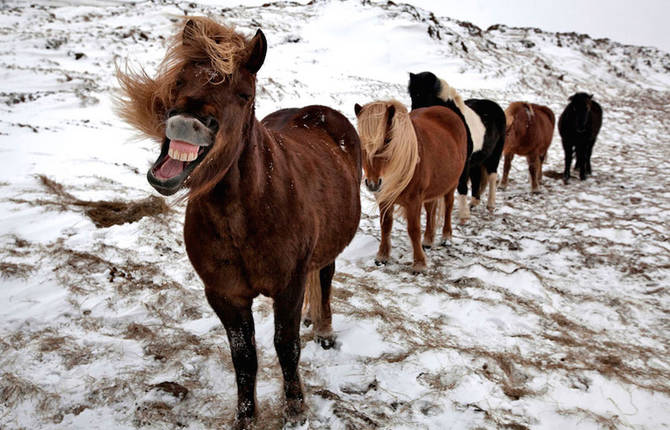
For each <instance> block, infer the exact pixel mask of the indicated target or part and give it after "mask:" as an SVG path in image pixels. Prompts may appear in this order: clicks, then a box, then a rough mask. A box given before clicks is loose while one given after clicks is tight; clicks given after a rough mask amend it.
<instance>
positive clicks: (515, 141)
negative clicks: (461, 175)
mask: <svg viewBox="0 0 670 430" xmlns="http://www.w3.org/2000/svg"><path fill="white" fill-rule="evenodd" d="M505 117H506V118H507V132H506V136H505V146H504V148H503V154H504V155H505V164H504V167H503V177H502V181H501V182H500V188H503V189H504V188H505V187H507V181H508V175H509V170H510V168H511V167H512V159H513V158H514V155H515V154H517V155H525V156H526V160H528V171H529V172H530V187H531V191H532V192H533V193H537V192H540V184H541V182H542V164H543V163H544V160H545V158H546V156H547V150H548V149H549V145H551V139H552V137H553V136H554V123H555V118H554V113H553V112H552V111H551V109H549V108H548V107H546V106H542V105H537V104H533V103H525V102H513V103H510V105H509V106H508V107H507V109H506V110H505Z"/></svg>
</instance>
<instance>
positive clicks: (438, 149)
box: [354, 100, 468, 272]
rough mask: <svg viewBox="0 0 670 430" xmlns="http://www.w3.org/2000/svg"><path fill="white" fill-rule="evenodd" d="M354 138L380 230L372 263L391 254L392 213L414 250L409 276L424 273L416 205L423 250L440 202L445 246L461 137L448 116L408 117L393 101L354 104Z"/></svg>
mask: <svg viewBox="0 0 670 430" xmlns="http://www.w3.org/2000/svg"><path fill="white" fill-rule="evenodd" d="M354 109H355V112H356V117H357V118H358V133H359V135H360V136H361V145H362V149H363V169H364V171H365V185H366V186H367V188H368V189H369V190H370V191H371V192H373V193H375V197H376V199H377V203H378V204H379V212H380V222H381V229H382V238H381V243H380V244H379V251H378V253H377V258H376V260H375V262H376V263H377V264H384V263H386V262H387V261H388V259H389V254H390V252H391V228H392V227H393V207H394V205H400V206H401V207H402V208H403V209H404V210H405V216H406V217H407V233H408V234H409V237H410V239H411V241H412V248H413V249H414V264H413V266H412V267H413V270H414V271H415V272H421V271H423V270H425V269H426V255H425V254H424V252H423V249H422V243H421V205H422V204H423V205H424V207H425V208H426V214H427V217H426V218H427V222H426V232H425V235H424V239H423V246H425V247H430V246H431V245H432V243H433V239H434V237H435V211H436V206H437V203H438V201H439V200H440V199H443V200H444V203H445V206H446V208H445V209H446V211H445V217H444V226H443V228H442V240H443V242H444V241H447V240H451V211H452V209H453V206H454V190H455V189H456V186H457V185H458V180H459V177H460V175H461V172H463V168H464V166H465V161H466V159H467V144H468V143H467V131H466V128H465V124H464V123H463V121H462V120H461V118H460V117H459V116H458V115H457V114H456V113H454V111H452V110H450V109H448V108H445V107H442V106H433V107H428V108H422V109H415V110H413V111H412V112H411V113H408V112H407V108H405V106H403V105H402V104H401V103H400V102H398V101H396V100H388V101H376V102H372V103H368V104H366V105H365V106H363V107H361V106H360V105H358V104H356V105H355V107H354Z"/></svg>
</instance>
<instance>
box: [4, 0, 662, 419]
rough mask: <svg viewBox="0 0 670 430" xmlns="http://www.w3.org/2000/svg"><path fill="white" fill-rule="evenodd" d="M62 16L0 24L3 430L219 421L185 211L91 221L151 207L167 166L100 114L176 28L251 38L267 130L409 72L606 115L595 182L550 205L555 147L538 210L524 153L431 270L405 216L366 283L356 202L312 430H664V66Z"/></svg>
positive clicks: (533, 33) (402, 28)
mask: <svg viewBox="0 0 670 430" xmlns="http://www.w3.org/2000/svg"><path fill="white" fill-rule="evenodd" d="M76 3H77V5H76V6H71V4H72V2H66V1H59V2H50V1H47V0H32V1H31V2H24V1H20V0H8V1H5V2H3V3H2V5H0V12H1V13H0V66H1V67H0V113H1V115H0V153H1V154H2V159H3V164H2V169H0V219H1V220H2V224H1V226H2V227H1V228H0V269H1V270H2V275H1V277H0V428H3V429H4V428H7V429H14V428H26V429H36V428H54V429H55V428H58V429H60V428H82V429H84V428H85V429H90V428H137V427H148V428H161V429H162V428H177V427H180V428H181V427H186V428H193V429H197V428H216V427H223V428H225V427H227V426H228V425H229V424H230V423H231V422H232V418H233V415H234V408H235V392H236V390H235V385H234V373H233V370H232V362H231V359H230V354H229V348H228V344H227V340H226V337H225V333H224V330H223V328H222V326H221V325H220V323H219V321H218V319H217V318H216V317H215V315H214V314H213V312H212V311H211V309H210V308H209V306H208V304H207V303H206V300H205V297H204V294H203V291H202V286H201V283H200V280H199V279H198V278H197V276H196V275H195V274H194V272H193V270H192V269H191V266H190V264H189V262H188V259H187V258H186V255H185V252H184V248H183V241H182V236H181V230H182V222H183V211H184V207H183V205H181V204H172V205H171V206H170V209H169V210H167V211H166V210H165V208H164V207H162V206H160V204H157V205H153V206H151V205H149V206H150V208H154V209H156V212H157V213H158V214H157V215H154V216H146V217H144V218H141V219H140V220H139V221H137V222H133V223H126V224H122V225H113V226H110V227H102V226H101V227H96V223H95V222H94V221H93V219H98V220H99V218H96V217H95V211H94V209H100V210H103V211H104V210H109V208H107V206H105V204H104V203H100V201H116V200H121V201H124V202H131V203H132V202H136V201H139V200H141V199H145V198H147V197H148V196H150V195H151V194H154V192H153V190H152V189H151V188H150V186H149V185H148V184H147V182H146V180H145V176H144V175H145V171H146V169H147V167H148V165H149V163H150V161H152V160H154V159H155V157H156V154H157V148H156V147H155V145H154V144H153V143H152V142H148V141H142V140H140V141H138V140H134V139H133V131H132V130H130V129H128V128H127V127H126V126H125V125H124V124H122V123H121V122H120V120H119V119H118V118H117V117H116V116H115V114H114V112H113V103H112V96H113V95H114V94H115V88H116V86H117V85H116V82H115V78H114V63H115V62H116V63H118V64H121V65H123V64H124V62H125V61H126V59H129V61H130V63H131V64H132V65H138V64H141V65H144V66H146V67H147V68H148V70H150V71H151V70H153V68H154V67H155V66H156V64H157V63H158V61H160V59H161V58H162V56H163V54H164V43H165V38H167V37H168V36H169V35H171V34H172V33H173V30H174V29H173V25H174V24H173V21H175V17H177V16H180V15H183V14H184V13H188V14H210V15H213V16H217V17H220V18H221V19H223V20H225V21H227V22H228V23H232V24H235V25H236V26H237V27H238V29H240V30H241V31H243V32H245V33H247V34H252V32H253V31H255V29H256V28H257V27H262V28H263V30H264V31H265V33H266V35H267V38H268V41H269V51H268V56H267V59H266V63H265V65H264V66H263V68H262V69H261V71H260V73H259V92H258V100H257V111H258V114H259V117H262V116H264V115H265V114H267V113H270V112H272V111H274V110H276V109H278V108H282V107H291V106H301V105H306V104H312V103H319V104H325V105H329V106H332V107H334V108H336V109H339V110H341V111H342V112H344V113H345V114H346V115H348V116H349V118H350V119H351V120H352V121H353V120H354V115H353V105H354V103H355V102H358V103H366V102H369V101H371V100H373V99H380V98H388V97H395V98H397V99H399V100H401V101H404V102H405V103H409V98H408V96H407V94H406V84H407V80H408V77H407V72H410V71H412V72H421V71H424V70H430V71H433V72H434V73H436V74H437V75H438V76H440V77H443V78H445V79H446V80H447V81H448V82H450V83H451V84H452V85H453V86H455V87H457V88H460V89H462V93H463V95H464V96H466V97H485V98H490V99H493V100H496V101H498V102H499V103H500V104H501V105H502V106H503V107H505V106H506V105H507V104H508V103H509V102H510V101H513V100H528V101H532V102H539V103H543V104H546V105H548V106H550V107H551V108H552V109H554V112H555V113H556V114H557V116H558V114H559V113H560V112H561V110H562V108H563V106H564V105H565V103H566V102H567V97H568V96H569V95H570V94H572V93H574V92H575V91H577V90H583V91H588V92H592V93H594V94H595V98H596V99H597V100H598V101H599V102H600V103H601V104H602V106H603V108H604V111H605V115H604V116H605V117H604V125H603V129H602V131H601V134H600V136H599V139H598V142H597V144H596V147H595V150H594V157H593V168H594V176H593V177H592V178H589V180H588V181H586V182H580V181H579V180H577V179H576V178H574V179H573V181H572V182H571V184H570V185H569V186H565V185H563V183H562V181H561V180H560V178H559V177H560V174H559V172H560V171H562V163H563V155H562V149H561V145H560V139H559V138H558V136H555V139H554V142H553V145H552V147H551V148H550V151H549V160H548V163H547V165H546V166H545V172H546V174H545V180H544V187H543V192H542V193H541V194H539V195H530V194H529V192H528V191H529V184H528V180H527V168H526V165H525V160H522V159H519V158H517V159H516V160H515V164H514V166H513V171H512V174H511V181H512V182H511V183H510V186H509V187H508V189H507V190H506V191H502V192H499V193H498V208H497V210H496V211H495V213H494V214H489V213H487V212H486V211H485V210H483V209H481V208H480V209H478V210H475V211H474V213H473V217H472V219H471V220H470V222H469V223H468V224H467V225H465V226H464V227H456V231H455V240H454V243H453V244H452V245H451V246H450V247H448V248H439V247H438V248H433V249H432V250H431V251H429V252H428V258H429V264H430V267H429V270H428V272H427V273H426V274H424V275H420V276H415V275H413V274H412V273H411V270H410V266H409V263H410V261H411V247H410V246H409V241H408V239H407V234H406V229H405V225H404V222H402V221H400V222H398V223H396V227H395V229H394V233H393V245H394V248H393V253H392V255H393V257H394V258H395V261H394V262H393V263H392V264H389V265H387V266H385V267H381V268H380V267H376V266H375V265H374V263H373V258H374V255H375V253H376V249H377V245H378V240H379V226H378V221H379V220H378V213H377V210H376V207H375V204H374V201H373V199H372V197H371V195H370V194H368V193H367V192H366V191H364V190H363V191H362V198H363V207H364V209H363V217H362V220H361V224H360V230H359V233H358V235H357V236H356V238H355V239H354V241H353V242H352V244H351V245H350V246H349V248H347V250H346V251H345V252H344V253H343V254H342V255H341V257H340V259H339V260H338V272H337V274H336V277H335V290H334V300H333V311H334V314H335V315H334V328H335V330H336V332H337V335H338V336H339V337H338V340H339V347H338V349H335V350H329V351H324V350H322V349H321V348H320V347H319V346H318V345H317V344H316V343H314V342H312V334H311V330H309V329H305V330H304V334H303V341H304V342H303V353H302V358H301V364H300V368H301V372H302V376H303V379H304V384H305V388H306V393H307V401H308V403H309V406H310V411H309V414H308V422H307V423H306V424H305V426H304V427H305V428H315V429H320V428H324V429H326V428H333V429H338V428H339V429H345V428H435V429H438V428H439V429H443V428H452V429H470V428H484V429H495V428H510V429H526V428H529V429H557V428H561V429H563V428H566V429H567V428H584V429H591V428H593V429H597V428H605V429H614V428H617V429H618V428H636V429H662V428H669V427H670V351H668V349H669V346H670V342H669V340H670V330H669V329H670V319H669V317H668V312H669V310H670V300H669V296H668V288H669V287H670V281H668V278H669V276H670V240H669V239H670V237H669V236H670V191H669V190H670V176H669V175H668V173H667V172H668V171H670V161H669V160H670V145H669V143H670V102H669V101H670V55H668V54H665V53H662V52H660V51H657V50H655V49H651V48H640V47H632V46H624V45H620V44H617V43H615V42H611V41H609V40H593V39H591V38H589V37H586V36H581V35H576V34H555V33H546V32H542V31H540V30H534V29H512V28H507V27H504V26H500V27H497V28H492V29H490V30H489V31H486V32H484V31H482V30H480V29H478V28H477V27H474V26H472V25H469V24H467V23H462V22H457V21H453V20H450V19H448V18H441V17H435V16H432V15H431V14H430V13H429V12H428V11H424V10H417V9H414V8H412V7H410V6H404V5H393V4H390V3H389V4H386V3H380V4H372V5H371V4H367V2H359V1H355V0H346V1H342V2H341V1H335V0H331V1H316V2H314V3H312V4H309V5H299V4H294V3H290V2H284V3H276V4H270V5H266V6H259V7H249V8H243V7H236V8H225V9H224V8H222V7H221V6H219V5H217V2H215V1H210V0H207V1H203V2H198V1H193V2H186V1H185V2H168V1H153V2H150V1H134V2H130V1H113V0H89V1H79V2H76ZM224 3H231V2H224ZM153 202H154V203H155V201H153ZM117 206H118V204H117ZM105 208H107V209H105ZM89 215H90V216H89ZM122 215H123V214H122ZM124 216H125V215H124ZM91 217H92V218H91ZM98 225H100V222H99V221H98ZM254 310H255V315H256V324H257V332H256V340H257V345H258V351H259V360H260V370H259V378H258V401H259V413H260V416H259V420H258V426H257V427H258V428H263V429H265V428H278V427H281V423H282V418H281V416H280V412H281V394H280V393H281V372H280V369H279V366H278V364H277V360H276V356H275V352H274V348H273V346H272V336H273V322H272V317H271V315H272V308H271V302H270V301H269V300H268V299H265V298H259V299H258V300H257V301H256V304H255V307H254Z"/></svg>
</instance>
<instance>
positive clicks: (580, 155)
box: [577, 142, 587, 181]
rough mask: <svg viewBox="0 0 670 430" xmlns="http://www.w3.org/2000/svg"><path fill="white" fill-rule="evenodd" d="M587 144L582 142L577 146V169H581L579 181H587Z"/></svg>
mask: <svg viewBox="0 0 670 430" xmlns="http://www.w3.org/2000/svg"><path fill="white" fill-rule="evenodd" d="M586 153H587V149H586V143H583V142H580V143H579V144H578V145H577V167H578V168H579V179H580V180H582V181H583V180H585V179H586V164H587V163H586Z"/></svg>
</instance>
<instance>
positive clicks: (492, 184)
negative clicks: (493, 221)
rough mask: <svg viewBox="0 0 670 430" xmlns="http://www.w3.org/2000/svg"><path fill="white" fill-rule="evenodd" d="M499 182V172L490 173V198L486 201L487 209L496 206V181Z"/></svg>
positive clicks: (492, 208) (491, 209)
mask: <svg viewBox="0 0 670 430" xmlns="http://www.w3.org/2000/svg"><path fill="white" fill-rule="evenodd" d="M497 182H498V173H496V172H493V173H489V174H488V183H489V199H488V201H487V202H486V209H488V210H489V211H493V210H494V209H495V208H496V185H497V184H496V183H497Z"/></svg>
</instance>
